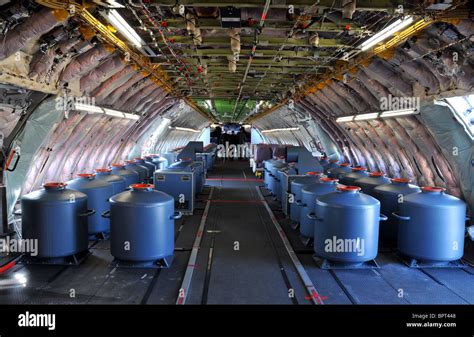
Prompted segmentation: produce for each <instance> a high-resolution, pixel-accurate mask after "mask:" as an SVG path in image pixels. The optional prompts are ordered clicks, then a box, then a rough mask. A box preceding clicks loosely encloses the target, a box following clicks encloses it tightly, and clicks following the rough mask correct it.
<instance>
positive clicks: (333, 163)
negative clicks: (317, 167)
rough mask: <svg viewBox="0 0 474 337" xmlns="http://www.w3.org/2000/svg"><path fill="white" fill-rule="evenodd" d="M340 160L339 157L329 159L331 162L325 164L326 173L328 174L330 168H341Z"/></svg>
mask: <svg viewBox="0 0 474 337" xmlns="http://www.w3.org/2000/svg"><path fill="white" fill-rule="evenodd" d="M338 162H339V160H337V159H331V160H329V163H328V164H327V165H326V166H324V174H326V175H328V173H329V171H330V170H335V169H337V168H339V164H338ZM336 179H337V178H336Z"/></svg>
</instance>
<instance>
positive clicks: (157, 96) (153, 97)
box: [136, 88, 167, 113]
mask: <svg viewBox="0 0 474 337" xmlns="http://www.w3.org/2000/svg"><path fill="white" fill-rule="evenodd" d="M166 94H167V93H166V91H164V90H163V89H161V88H157V89H155V90H154V91H153V93H152V94H150V95H149V96H147V97H145V98H144V99H143V100H142V101H140V103H139V104H137V106H136V111H138V112H140V113H146V112H147V111H148V109H149V108H150V107H151V106H152V105H153V104H154V103H157V102H159V101H161V100H162V99H163V98H164V97H165V96H166Z"/></svg>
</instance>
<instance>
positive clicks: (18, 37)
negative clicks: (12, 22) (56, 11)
mask: <svg viewBox="0 0 474 337" xmlns="http://www.w3.org/2000/svg"><path fill="white" fill-rule="evenodd" d="M59 23H60V21H58V19H57V18H56V17H55V16H54V15H53V12H52V11H51V10H50V9H46V8H45V9H42V10H40V11H39V12H36V13H34V14H33V15H31V17H29V18H28V19H26V20H25V21H24V22H23V23H21V24H19V25H18V26H16V27H15V28H14V29H13V30H12V31H11V32H8V33H7V34H6V35H5V36H4V37H2V48H0V60H4V59H6V58H7V57H9V56H10V55H12V54H14V53H15V52H16V51H18V50H20V49H22V48H23V47H24V46H25V45H26V43H27V42H28V40H30V39H31V38H35V37H38V36H41V35H43V34H44V33H46V32H48V31H50V30H51V29H52V28H54V27H55V26H56V25H58V24H59Z"/></svg>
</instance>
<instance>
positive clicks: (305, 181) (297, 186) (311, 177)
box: [290, 172, 321, 223]
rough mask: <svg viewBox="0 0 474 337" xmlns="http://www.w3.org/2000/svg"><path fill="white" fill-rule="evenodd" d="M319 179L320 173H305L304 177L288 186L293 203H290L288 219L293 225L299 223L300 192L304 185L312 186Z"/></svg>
mask: <svg viewBox="0 0 474 337" xmlns="http://www.w3.org/2000/svg"><path fill="white" fill-rule="evenodd" d="M319 178H321V173H320V172H307V173H306V175H305V176H301V177H300V178H296V179H294V180H293V181H292V182H291V184H290V193H291V194H292V195H293V202H290V219H291V221H293V222H294V223H300V206H301V205H302V201H301V191H302V190H303V188H304V187H305V186H306V185H309V184H314V183H316V182H318V181H319Z"/></svg>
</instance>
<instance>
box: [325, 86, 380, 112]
mask: <svg viewBox="0 0 474 337" xmlns="http://www.w3.org/2000/svg"><path fill="white" fill-rule="evenodd" d="M329 87H330V88H331V89H333V90H334V91H335V92H336V93H337V94H338V95H339V97H341V98H344V99H346V101H347V102H348V103H349V104H350V105H351V106H353V107H354V108H355V109H356V110H357V111H359V112H367V111H370V110H371V107H370V106H369V104H367V103H366V101H365V100H364V99H363V98H362V97H361V96H360V95H359V93H357V92H356V91H355V90H353V89H352V88H351V87H350V86H348V85H345V84H344V83H343V82H339V81H336V82H332V83H331V84H330V85H329Z"/></svg>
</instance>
